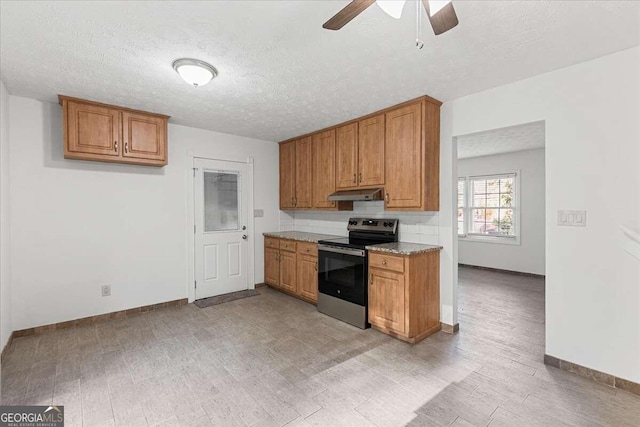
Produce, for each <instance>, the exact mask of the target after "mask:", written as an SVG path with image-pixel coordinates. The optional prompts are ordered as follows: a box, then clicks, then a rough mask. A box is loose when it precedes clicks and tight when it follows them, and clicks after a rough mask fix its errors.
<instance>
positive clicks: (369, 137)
mask: <svg viewBox="0 0 640 427" xmlns="http://www.w3.org/2000/svg"><path fill="white" fill-rule="evenodd" d="M384 137H385V135H384V114H380V115H378V116H375V117H371V118H368V119H365V120H360V121H359V122H358V185H359V186H360V187H372V186H381V185H384V155H385V154H384Z"/></svg>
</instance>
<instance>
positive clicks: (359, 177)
mask: <svg viewBox="0 0 640 427" xmlns="http://www.w3.org/2000/svg"><path fill="white" fill-rule="evenodd" d="M358 182H362V172H360V173H359V174H358Z"/></svg>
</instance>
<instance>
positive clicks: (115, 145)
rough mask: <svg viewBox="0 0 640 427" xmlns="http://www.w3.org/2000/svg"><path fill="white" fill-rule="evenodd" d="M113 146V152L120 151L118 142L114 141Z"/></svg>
mask: <svg viewBox="0 0 640 427" xmlns="http://www.w3.org/2000/svg"><path fill="white" fill-rule="evenodd" d="M113 145H114V148H113V151H116V152H117V151H118V141H113Z"/></svg>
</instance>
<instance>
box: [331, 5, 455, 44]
mask: <svg viewBox="0 0 640 427" xmlns="http://www.w3.org/2000/svg"><path fill="white" fill-rule="evenodd" d="M417 1H422V4H423V6H424V8H425V10H426V11H427V16H428V17H429V22H431V27H432V28H433V32H434V33H435V34H436V36H437V35H438V34H442V33H444V32H446V31H449V30H450V29H452V28H453V27H455V26H456V25H458V17H457V16H456V11H455V10H454V9H453V4H452V3H451V0H417ZM373 3H377V4H378V6H380V8H381V9H382V10H384V11H385V12H386V13H387V14H388V15H390V16H392V17H394V18H396V19H399V18H400V16H401V15H402V9H403V8H404V5H405V3H406V0H353V1H352V2H351V3H349V4H348V5H346V6H345V7H344V8H343V9H342V10H341V11H340V12H338V13H336V14H335V15H334V16H333V18H331V19H329V20H328V21H327V22H325V23H324V25H323V26H322V28H326V29H327V30H339V29H340V28H342V27H344V26H345V25H347V24H348V23H349V22H350V21H351V20H352V19H353V18H355V17H356V16H358V15H359V14H361V13H362V12H364V10H365V9H366V8H368V7H369V6H371V5H372V4H373Z"/></svg>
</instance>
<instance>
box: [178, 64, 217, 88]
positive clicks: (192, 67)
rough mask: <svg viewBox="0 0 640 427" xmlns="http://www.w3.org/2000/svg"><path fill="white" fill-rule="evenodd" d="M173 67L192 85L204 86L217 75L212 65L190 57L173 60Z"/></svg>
mask: <svg viewBox="0 0 640 427" xmlns="http://www.w3.org/2000/svg"><path fill="white" fill-rule="evenodd" d="M173 69H174V70H175V71H176V73H178V75H179V76H180V77H182V80H184V81H185V82H187V83H189V84H190V85H192V86H193V87H200V86H204V85H206V84H207V83H209V82H210V81H211V80H212V79H214V78H215V77H216V76H217V75H218V70H216V69H215V67H214V66H213V65H211V64H207V63H206V62H204V61H200V60H199V59H192V58H181V59H177V60H175V61H173Z"/></svg>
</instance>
